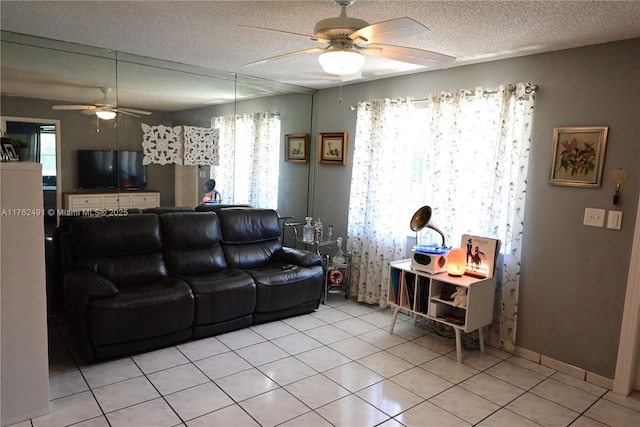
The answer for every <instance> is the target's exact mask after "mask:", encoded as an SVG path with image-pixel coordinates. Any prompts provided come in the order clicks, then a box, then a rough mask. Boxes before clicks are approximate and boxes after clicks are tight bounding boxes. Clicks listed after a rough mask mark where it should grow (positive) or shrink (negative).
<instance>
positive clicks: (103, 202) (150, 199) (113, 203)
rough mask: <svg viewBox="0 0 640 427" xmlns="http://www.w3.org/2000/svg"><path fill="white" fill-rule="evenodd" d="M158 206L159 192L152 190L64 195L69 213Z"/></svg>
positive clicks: (71, 193)
mask: <svg viewBox="0 0 640 427" xmlns="http://www.w3.org/2000/svg"><path fill="white" fill-rule="evenodd" d="M158 206H160V192H158V191H152V190H132V191H127V190H120V191H119V192H118V191H116V190H114V191H105V192H94V193H89V192H81V191H79V192H69V193H64V207H65V209H68V210H70V211H79V210H83V209H92V210H109V209H129V208H138V209H145V208H156V207H158Z"/></svg>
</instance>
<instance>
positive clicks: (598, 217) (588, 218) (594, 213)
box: [584, 208, 605, 227]
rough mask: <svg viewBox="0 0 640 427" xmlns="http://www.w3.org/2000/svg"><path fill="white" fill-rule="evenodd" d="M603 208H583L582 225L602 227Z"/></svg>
mask: <svg viewBox="0 0 640 427" xmlns="http://www.w3.org/2000/svg"><path fill="white" fill-rule="evenodd" d="M604 214H605V210H604V209H594V208H586V209H585V210H584V225H589V226H591V227H604Z"/></svg>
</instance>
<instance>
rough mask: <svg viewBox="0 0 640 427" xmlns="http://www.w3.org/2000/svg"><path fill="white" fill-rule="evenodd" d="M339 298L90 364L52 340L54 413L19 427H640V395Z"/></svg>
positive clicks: (59, 334) (56, 336) (57, 332)
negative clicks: (459, 348)
mask: <svg viewBox="0 0 640 427" xmlns="http://www.w3.org/2000/svg"><path fill="white" fill-rule="evenodd" d="M398 319H399V320H398V322H397V323H396V326H395V330H394V334H393V335H391V334H389V333H388V327H389V325H390V323H391V312H390V310H388V309H387V310H381V309H380V308H378V307H374V306H367V305H364V304H358V303H356V302H353V301H349V300H346V299H344V298H343V297H341V296H339V295H331V296H330V299H329V301H327V304H326V305H321V307H320V308H319V309H318V310H316V311H315V312H314V313H311V314H307V315H302V316H297V317H293V318H289V319H284V320H281V321H276V322H271V323H267V324H263V325H256V326H253V327H250V328H246V329H242V330H239V331H235V332H231V333H227V334H224V335H219V336H216V337H211V338H206V339H201V340H197V341H192V342H188V343H184V344H180V345H176V346H174V347H169V348H165V349H161V350H157V351H152V352H148V353H144V354H138V355H134V356H132V357H123V358H120V359H117V360H111V361H107V362H103V363H98V364H93V365H82V364H81V363H78V362H77V360H78V358H76V357H74V356H73V354H74V351H73V344H72V343H70V342H69V341H68V339H67V338H68V337H67V333H66V328H65V325H64V324H62V325H58V326H52V327H51V328H50V334H49V335H50V340H49V341H50V343H49V348H50V375H51V377H50V394H51V413H50V414H49V415H46V416H42V417H39V418H34V419H32V420H29V421H25V422H23V423H19V424H16V425H15V426H19V427H23V426H25V427H26V426H33V427H40V426H43V427H56V426H69V425H74V426H86V427H102V426H112V427H119V426H125V427H134V426H135V427H139V426H153V427H156V426H189V427H199V426H207V427H208V426H300V427H311V426H349V427H356V426H358V427H359V426H363V427H366V426H384V427H394V426H403V425H404V426H438V427H441V426H469V425H477V426H508V427H512V426H525V427H526V426H540V425H542V426H568V425H571V426H576V427H587V426H589V427H593V426H624V427H627V426H640V396H639V395H638V393H634V394H633V395H632V396H630V397H623V396H620V395H616V394H613V393H611V392H609V391H607V390H606V389H603V388H600V387H598V386H595V385H593V384H589V383H586V382H584V381H580V380H577V379H575V378H572V377H570V376H567V375H564V374H562V373H560V372H556V371H554V370H552V369H549V368H547V367H544V366H541V365H537V364H534V363H532V362H529V361H527V360H524V359H521V358H518V357H515V356H512V355H510V354H507V353H504V352H501V351H499V350H496V349H495V348H492V347H489V346H487V352H486V353H485V354H483V353H480V352H479V351H477V350H472V349H471V348H473V347H477V342H476V343H473V342H472V340H471V339H469V340H468V341H467V342H466V346H467V347H468V348H469V350H466V351H464V354H463V355H464V360H463V364H458V363H457V362H456V352H455V345H454V341H453V340H452V339H448V338H443V337H442V336H441V335H439V334H436V333H434V329H433V326H432V325H430V324H429V323H427V322H423V321H420V322H418V323H417V324H415V322H414V321H413V319H411V318H409V317H407V316H404V315H400V316H399V318H398Z"/></svg>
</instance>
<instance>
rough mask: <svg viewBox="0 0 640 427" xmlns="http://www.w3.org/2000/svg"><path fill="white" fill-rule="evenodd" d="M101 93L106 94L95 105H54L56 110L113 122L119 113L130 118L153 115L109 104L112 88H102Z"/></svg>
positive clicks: (112, 103)
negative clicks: (71, 111) (93, 116)
mask: <svg viewBox="0 0 640 427" xmlns="http://www.w3.org/2000/svg"><path fill="white" fill-rule="evenodd" d="M100 91H101V92H102V93H103V94H104V97H103V98H102V99H101V100H98V101H96V102H95V104H94V105H54V106H53V109H54V110H80V112H81V113H82V114H86V115H89V116H90V115H93V114H95V115H96V116H97V117H98V118H100V119H103V120H112V119H114V118H115V117H116V114H117V113H121V114H127V115H129V116H134V117H140V116H141V115H142V116H148V115H149V114H151V113H150V112H149V111H143V110H136V109H134V108H124V107H116V104H115V103H114V102H109V100H108V99H107V96H108V94H109V93H111V91H112V89H111V88H110V87H101V88H100Z"/></svg>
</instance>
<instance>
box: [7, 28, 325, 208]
mask: <svg viewBox="0 0 640 427" xmlns="http://www.w3.org/2000/svg"><path fill="white" fill-rule="evenodd" d="M1 35H2V50H1V55H2V57H1V67H2V68H1V73H2V74H1V78H2V81H1V85H2V98H1V114H2V118H3V130H8V131H9V133H10V134H11V129H7V127H6V126H7V123H9V124H10V123H14V122H21V123H35V124H39V123H44V124H48V125H51V124H53V125H54V127H55V130H54V134H55V135H56V140H55V142H54V147H55V160H54V162H55V164H56V165H57V167H56V168H55V171H54V174H55V176H54V177H53V178H52V176H51V168H48V169H47V170H48V172H47V173H48V174H49V176H48V178H46V180H48V181H47V183H48V191H54V192H55V196H56V197H55V200H56V206H55V207H56V209H63V208H68V206H66V205H65V196H66V195H69V194H85V193H90V192H92V191H93V190H92V189H91V188H87V187H102V186H104V183H103V182H99V181H100V176H99V173H100V172H99V171H98V170H96V168H97V166H96V165H91V166H90V167H89V168H88V167H87V166H88V163H87V157H84V155H83V154H81V152H83V151H90V150H93V151H115V152H140V151H142V138H143V131H142V124H143V123H144V124H146V125H150V126H168V127H174V126H198V127H205V128H208V127H211V119H212V117H215V116H236V115H237V114H247V113H259V112H267V111H268V112H272V113H277V114H279V116H280V121H281V129H280V134H281V135H280V149H279V151H280V154H279V159H280V161H279V178H278V207H277V208H278V212H279V213H280V214H281V215H282V216H293V217H295V218H297V219H300V218H303V217H304V216H305V215H306V212H307V204H308V200H307V197H308V188H309V163H308V162H307V163H300V162H286V161H285V156H284V154H285V153H284V140H285V135H287V134H299V133H307V134H311V133H312V131H311V130H312V127H313V123H312V117H313V114H312V109H313V102H314V99H313V98H314V96H313V94H314V91H313V90H310V89H306V88H301V87H296V86H291V85H286V84H281V83H278V82H271V81H265V80H260V79H254V78H251V77H247V76H241V75H236V74H232V73H224V72H219V71H216V70H210V69H205V68H199V67H194V66H188V65H184V64H178V63H173V62H168V61H163V60H159V59H154V58H146V57H140V56H136V55H131V54H128V53H123V52H114V51H109V50H105V49H100V48H95V47H91V46H84V45H79V44H73V43H65V42H60V41H53V40H47V39H42V38H37V37H31V36H26V35H21V34H14V33H8V32H2V34H1ZM221 68H222V67H221ZM101 105H114V106H117V107H116V108H117V109H119V111H118V113H117V114H116V116H115V117H114V118H113V119H101V118H99V117H97V116H96V114H95V108H84V109H83V107H76V106H87V107H92V106H93V107H95V106H101ZM147 113H149V114H147ZM13 129H14V130H15V129H18V128H15V127H14V128H13ZM47 129H48V131H49V132H51V128H50V127H48V128H47ZM16 132H17V131H16ZM10 136H11V135H10ZM26 136H27V138H32V140H31V141H30V142H31V148H30V159H29V160H31V161H38V162H43V163H44V162H45V160H46V161H48V162H49V163H50V162H51V161H52V159H51V157H48V158H47V157H46V155H47V150H49V151H50V150H51V144H50V143H49V145H48V146H46V144H45V143H43V142H42V140H41V139H40V140H39V139H38V138H41V136H38V137H36V136H29V135H26ZM47 147H48V148H47ZM79 153H80V154H79ZM49 156H50V153H49ZM237 165H238V163H237V162H236V166H234V165H232V164H229V165H223V164H221V166H222V167H225V168H228V169H226V170H229V171H231V173H235V168H237V167H238V166H237ZM145 171H146V178H145V179H144V180H139V181H136V182H134V183H133V184H129V186H130V187H131V188H130V189H129V188H125V187H127V186H126V185H123V182H122V181H120V182H118V184H116V185H115V188H113V189H111V192H113V193H115V194H123V193H124V192H127V193H128V194H133V193H130V192H132V191H140V187H141V188H142V189H143V190H148V191H156V192H159V194H160V205H161V206H166V207H169V206H182V205H185V204H189V205H191V204H193V203H198V202H199V200H201V196H202V195H203V193H204V190H203V188H202V187H203V184H204V182H206V180H207V179H208V178H210V177H211V178H214V179H215V176H213V177H212V176H210V173H211V172H210V167H209V166H189V167H185V166H179V165H176V164H149V165H147V166H146V167H145ZM91 172H93V174H91ZM87 174H89V175H92V176H87ZM103 178H104V177H103ZM44 181H45V178H43V184H44ZM185 186H186V189H187V191H184V190H185ZM101 190H103V191H104V192H108V191H107V190H106V189H101ZM219 190H220V192H221V193H222V196H223V203H233V200H225V199H224V195H225V189H223V188H220V189H219ZM184 193H187V194H186V195H185V194H184Z"/></svg>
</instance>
